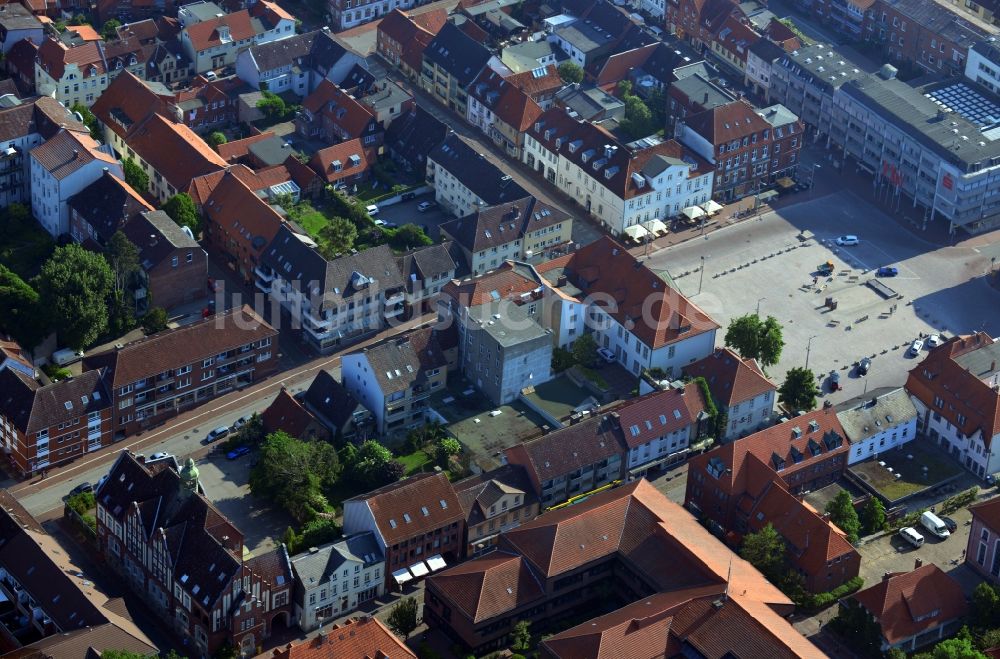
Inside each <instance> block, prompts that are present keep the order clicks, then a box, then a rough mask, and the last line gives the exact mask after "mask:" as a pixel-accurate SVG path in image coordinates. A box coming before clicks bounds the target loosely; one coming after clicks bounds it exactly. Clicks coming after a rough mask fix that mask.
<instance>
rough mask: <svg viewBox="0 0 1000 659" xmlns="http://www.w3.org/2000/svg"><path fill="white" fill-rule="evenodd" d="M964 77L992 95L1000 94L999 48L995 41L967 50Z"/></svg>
mask: <svg viewBox="0 0 1000 659" xmlns="http://www.w3.org/2000/svg"><path fill="white" fill-rule="evenodd" d="M965 77H966V78H968V79H969V80H972V81H973V82H978V83H979V84H980V85H982V86H984V87H986V88H987V89H989V90H990V91H992V92H993V93H994V94H1000V48H997V43H996V42H995V41H986V42H983V43H977V44H976V45H974V46H973V47H972V48H969V58H968V59H967V60H966V61H965Z"/></svg>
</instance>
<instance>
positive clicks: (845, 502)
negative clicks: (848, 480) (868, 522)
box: [826, 490, 861, 543]
mask: <svg viewBox="0 0 1000 659" xmlns="http://www.w3.org/2000/svg"><path fill="white" fill-rule="evenodd" d="M826 512H827V513H828V514H829V515H830V521H832V522H833V523H834V524H836V525H837V526H838V527H840V529H841V530H842V531H843V532H844V533H846V534H847V539H848V540H849V541H850V542H852V543H853V542H857V541H858V532H859V531H860V530H861V521H860V520H859V519H858V511H856V510H855V509H854V501H853V499H852V498H851V494H850V492H848V491H847V490H841V491H840V492H837V496H835V497H834V498H833V500H832V501H830V502H829V503H827V504H826Z"/></svg>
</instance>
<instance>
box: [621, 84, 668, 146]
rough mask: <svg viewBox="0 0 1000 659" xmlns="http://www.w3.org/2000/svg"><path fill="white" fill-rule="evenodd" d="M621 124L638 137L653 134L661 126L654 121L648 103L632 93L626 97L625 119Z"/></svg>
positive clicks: (629, 132) (630, 133) (626, 130)
mask: <svg viewBox="0 0 1000 659" xmlns="http://www.w3.org/2000/svg"><path fill="white" fill-rule="evenodd" d="M621 126H622V129H623V130H624V131H625V132H627V133H628V134H629V135H631V136H632V137H634V138H636V139H639V138H640V137H646V136H647V135H652V134H653V133H655V132H656V131H658V130H659V129H660V128H661V126H657V125H656V124H655V123H654V121H653V113H652V112H651V111H650V109H649V107H648V106H647V105H646V103H645V102H644V101H643V100H642V99H641V98H639V97H638V96H631V95H630V96H626V97H625V120H624V121H622V123H621Z"/></svg>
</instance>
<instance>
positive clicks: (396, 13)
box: [378, 9, 448, 71]
mask: <svg viewBox="0 0 1000 659" xmlns="http://www.w3.org/2000/svg"><path fill="white" fill-rule="evenodd" d="M447 19H448V14H447V12H446V11H445V10H444V9H435V10H433V11H428V12H424V13H421V14H416V15H410V14H408V13H407V12H405V11H402V10H401V9H394V10H393V11H391V12H389V13H388V14H386V16H385V18H383V19H382V20H381V22H379V26H378V32H379V34H380V35H381V36H382V39H386V40H389V41H392V42H395V43H397V44H399V47H400V49H401V53H400V59H401V60H402V61H403V62H404V63H406V65H407V66H409V67H410V68H411V69H414V70H416V71H419V70H420V67H421V65H422V63H423V55H424V49H425V48H427V46H428V44H430V42H431V41H433V40H434V37H435V35H437V33H438V32H439V31H440V30H441V28H442V27H443V26H444V24H445V22H446V21H447Z"/></svg>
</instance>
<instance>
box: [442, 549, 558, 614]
mask: <svg viewBox="0 0 1000 659" xmlns="http://www.w3.org/2000/svg"><path fill="white" fill-rule="evenodd" d="M435 584H436V585H437V586H438V587H439V588H441V589H443V590H445V591H447V592H448V593H451V594H452V595H453V599H452V601H453V602H454V603H455V605H456V606H457V607H458V608H459V609H461V610H462V612H463V613H464V614H465V615H466V616H467V617H468V618H469V619H471V620H472V621H473V622H475V623H478V622H482V621H483V620H488V619H489V618H493V617H495V616H498V615H502V614H503V613H504V612H506V611H511V610H513V609H517V608H520V607H522V606H525V605H528V604H531V603H532V602H537V601H540V600H542V599H543V598H544V597H545V589H544V587H543V586H542V585H541V584H540V583H539V581H538V578H537V577H535V575H534V574H533V573H532V571H531V569H530V568H529V567H528V564H527V563H526V562H525V560H524V559H523V558H521V557H520V556H517V555H516V554H509V553H507V552H503V551H494V552H491V553H489V554H487V555H486V556H485V557H484V558H482V559H480V560H477V561H472V562H466V563H460V564H459V565H457V566H455V567H453V568H451V569H450V570H448V571H447V572H443V573H441V574H439V575H438V576H437V577H435Z"/></svg>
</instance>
